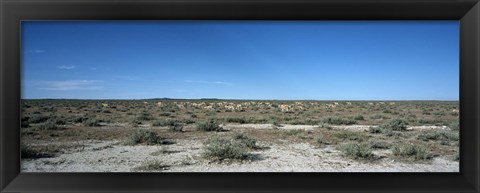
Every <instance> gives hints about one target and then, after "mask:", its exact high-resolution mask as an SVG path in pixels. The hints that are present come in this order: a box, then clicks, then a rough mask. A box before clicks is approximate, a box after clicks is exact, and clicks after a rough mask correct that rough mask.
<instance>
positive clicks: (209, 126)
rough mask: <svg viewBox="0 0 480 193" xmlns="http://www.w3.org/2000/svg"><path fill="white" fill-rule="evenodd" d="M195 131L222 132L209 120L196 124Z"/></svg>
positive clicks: (213, 121) (215, 123) (212, 120)
mask: <svg viewBox="0 0 480 193" xmlns="http://www.w3.org/2000/svg"><path fill="white" fill-rule="evenodd" d="M197 129H198V130H200V131H217V132H219V131H222V130H223V128H222V127H221V126H220V125H219V124H218V123H217V121H215V119H209V120H208V121H206V122H203V123H198V124H197Z"/></svg>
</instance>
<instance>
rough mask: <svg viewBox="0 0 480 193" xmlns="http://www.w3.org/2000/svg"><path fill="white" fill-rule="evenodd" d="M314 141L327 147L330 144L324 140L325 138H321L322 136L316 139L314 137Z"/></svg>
mask: <svg viewBox="0 0 480 193" xmlns="http://www.w3.org/2000/svg"><path fill="white" fill-rule="evenodd" d="M315 141H317V143H319V144H322V145H328V144H330V142H329V141H328V140H327V139H325V137H323V135H321V134H320V135H318V136H317V137H315Z"/></svg>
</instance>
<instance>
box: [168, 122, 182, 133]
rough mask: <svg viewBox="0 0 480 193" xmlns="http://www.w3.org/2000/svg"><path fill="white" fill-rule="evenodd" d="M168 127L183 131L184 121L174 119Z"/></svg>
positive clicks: (172, 129)
mask: <svg viewBox="0 0 480 193" xmlns="http://www.w3.org/2000/svg"><path fill="white" fill-rule="evenodd" d="M168 128H169V129H170V130H171V131H175V132H182V131H183V123H182V122H180V121H178V120H174V121H172V122H171V123H170V124H169V125H168Z"/></svg>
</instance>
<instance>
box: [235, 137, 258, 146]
mask: <svg viewBox="0 0 480 193" xmlns="http://www.w3.org/2000/svg"><path fill="white" fill-rule="evenodd" d="M233 139H234V140H237V141H239V142H240V143H243V144H245V146H247V147H248V148H250V149H256V148H258V146H257V140H255V139H252V138H249V137H248V136H246V135H244V134H237V135H235V136H234V137H233Z"/></svg>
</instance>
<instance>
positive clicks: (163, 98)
mask: <svg viewBox="0 0 480 193" xmlns="http://www.w3.org/2000/svg"><path fill="white" fill-rule="evenodd" d="M20 100H237V101H460V100H459V99H224V98H168V97H161V98H135V99H121V98H103V99H101V98H99V99H93V98H85V99H81V98H21V99H20Z"/></svg>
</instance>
